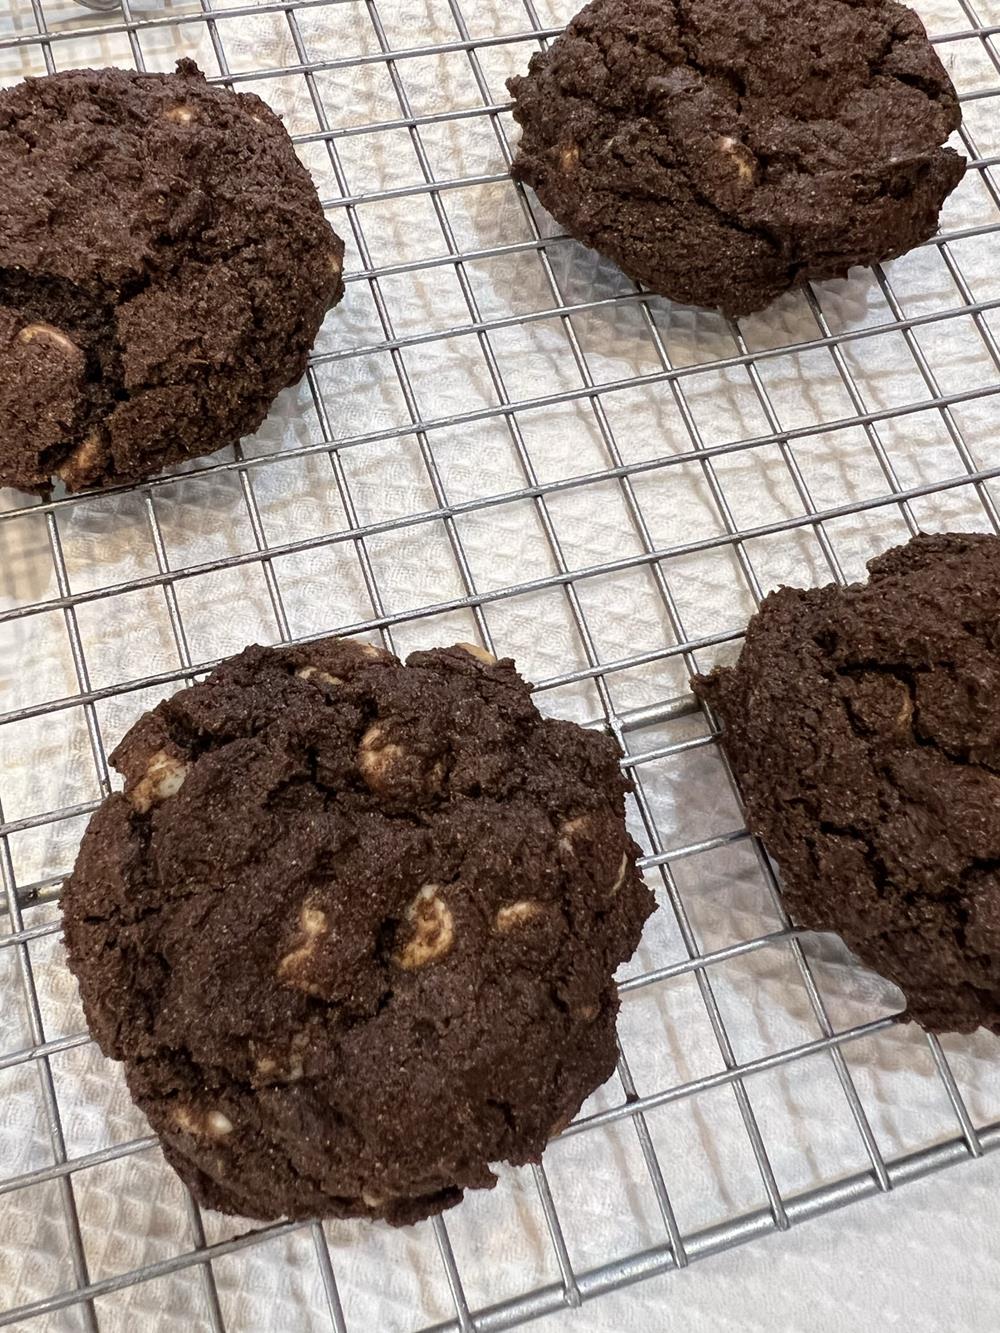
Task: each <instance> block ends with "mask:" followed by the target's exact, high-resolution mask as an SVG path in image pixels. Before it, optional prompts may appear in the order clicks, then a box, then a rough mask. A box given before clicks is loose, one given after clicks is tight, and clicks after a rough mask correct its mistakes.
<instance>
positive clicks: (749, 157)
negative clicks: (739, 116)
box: [718, 134, 757, 181]
mask: <svg viewBox="0 0 1000 1333" xmlns="http://www.w3.org/2000/svg"><path fill="white" fill-rule="evenodd" d="M718 146H719V152H720V153H724V154H725V155H726V157H731V158H732V159H733V161H734V162H735V163H736V170H737V171H738V172H739V176H740V179H741V180H745V181H748V180H750V179H751V177H752V176H753V173H754V169H755V168H756V165H757V159H756V158H755V157H754V155H753V153H751V151H750V149H749V148H747V146H746V144H742V143H739V142H738V141H737V140H736V139H731V138H730V137H729V135H728V134H724V135H723V136H722V138H721V139H719V141H718Z"/></svg>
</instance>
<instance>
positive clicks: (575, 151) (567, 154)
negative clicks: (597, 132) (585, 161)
mask: <svg viewBox="0 0 1000 1333" xmlns="http://www.w3.org/2000/svg"><path fill="white" fill-rule="evenodd" d="M579 161H580V145H579V144H577V143H568V144H564V145H563V147H562V148H560V149H559V165H560V167H561V168H562V169H563V171H566V172H570V171H575V170H576V166H577V163H578V162H579Z"/></svg>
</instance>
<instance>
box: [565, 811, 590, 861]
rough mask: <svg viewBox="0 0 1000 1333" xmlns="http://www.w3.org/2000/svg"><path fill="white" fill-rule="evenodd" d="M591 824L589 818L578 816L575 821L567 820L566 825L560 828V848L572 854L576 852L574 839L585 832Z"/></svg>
mask: <svg viewBox="0 0 1000 1333" xmlns="http://www.w3.org/2000/svg"><path fill="white" fill-rule="evenodd" d="M589 823H590V819H589V816H587V815H577V816H576V818H575V819H567V820H566V822H565V823H564V824H561V825H560V826H559V846H560V848H561V849H562V851H564V852H570V853H572V852H573V851H575V848H574V846H573V842H574V839H575V838H576V836H577V834H579V833H582V832H583V830H584V829H585V828H586V827H587V825H588V824H589Z"/></svg>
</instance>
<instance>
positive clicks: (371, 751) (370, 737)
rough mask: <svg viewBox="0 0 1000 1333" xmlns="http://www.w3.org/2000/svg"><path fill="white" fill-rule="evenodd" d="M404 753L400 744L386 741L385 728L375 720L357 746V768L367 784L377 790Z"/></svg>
mask: <svg viewBox="0 0 1000 1333" xmlns="http://www.w3.org/2000/svg"><path fill="white" fill-rule="evenodd" d="M404 753H405V752H404V750H403V747H402V746H401V745H394V744H393V743H392V742H391V741H386V739H385V730H384V728H382V727H380V726H379V725H378V723H377V722H376V723H374V724H373V725H372V726H370V727H369V728H368V730H367V731H366V732H365V734H364V735H363V736H362V737H361V744H360V745H359V747H358V768H359V769H360V770H361V776H362V777H363V778H364V780H365V782H366V783H367V785H368V786H369V787H371V788H372V789H373V790H377V788H378V787H379V785H380V784H381V783H383V782H384V781H385V779H386V777H387V775H388V773H389V771H390V769H391V768H392V766H393V765H394V764H395V763H397V762H398V761H399V759H400V758H401V757H402V755H403V754H404Z"/></svg>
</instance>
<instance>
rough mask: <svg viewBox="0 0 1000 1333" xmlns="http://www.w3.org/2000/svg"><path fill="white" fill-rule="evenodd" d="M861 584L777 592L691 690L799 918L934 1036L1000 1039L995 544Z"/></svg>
mask: <svg viewBox="0 0 1000 1333" xmlns="http://www.w3.org/2000/svg"><path fill="white" fill-rule="evenodd" d="M869 569H870V571H871V578H870V580H869V582H868V583H867V584H859V585H855V586H852V587H848V588H840V587H837V586H831V587H827V588H816V589H812V590H809V591H803V590H800V589H795V588H782V589H781V590H780V591H778V592H776V593H772V595H771V596H770V597H768V598H767V599H766V600H765V601H764V604H763V606H762V607H761V610H760V613H759V615H757V616H755V617H754V619H753V620H752V621H751V622H750V627H749V629H748V630H747V638H746V644H745V646H744V648H743V651H742V653H741V655H740V659H739V661H738V663H737V664H736V666H734V667H732V668H730V669H726V670H721V671H717V672H715V673H714V674H713V675H711V676H709V677H707V678H702V679H699V680H696V681H695V689H696V690H697V692H698V693H699V694H700V695H701V696H702V697H703V698H705V699H707V700H708V701H709V702H710V703H711V704H712V707H713V708H715V709H716V711H717V712H718V714H719V716H720V718H721V719H722V722H723V726H724V730H723V734H722V743H723V746H724V747H725V750H726V753H727V755H728V756H729V759H730V762H731V763H732V766H733V770H734V772H735V773H736V776H737V778H738V779H739V782H740V786H741V788H742V790H743V795H744V797H745V799H746V803H747V808H748V814H749V820H750V826H751V828H753V829H754V831H755V832H757V833H759V834H760V835H761V837H762V838H763V839H764V841H765V843H766V844H767V847H768V850H769V851H770V852H771V855H772V856H774V858H775V860H776V861H777V863H778V866H779V869H780V871H781V879H782V891H783V894H784V897H785V900H786V901H787V903H788V908H789V911H790V912H791V915H792V918H793V919H794V921H795V922H796V923H797V924H798V925H800V926H805V927H807V928H808V929H812V930H834V931H837V932H838V933H839V934H840V935H842V936H843V937H844V939H845V940H846V941H847V943H848V944H849V945H850V946H851V948H852V949H853V950H854V951H855V952H856V953H857V955H858V957H859V958H861V959H863V960H864V961H865V962H867V963H868V964H869V965H870V966H872V967H874V968H877V969H878V971H879V972H882V973H884V974H885V976H887V977H889V978H890V979H891V980H892V981H894V982H895V983H896V984H897V985H898V986H899V987H900V988H901V989H902V990H903V992H904V993H905V995H906V999H907V1002H908V1009H907V1012H908V1014H909V1016H910V1017H911V1018H914V1019H916V1021H917V1022H919V1023H922V1024H923V1025H924V1026H925V1027H929V1028H932V1029H936V1030H938V1031H952V1030H958V1031H969V1030H971V1029H972V1028H975V1027H977V1026H979V1025H980V1024H982V1025H983V1026H984V1027H988V1028H992V1029H993V1031H994V1032H1000V710H998V708H997V699H998V698H1000V538H998V537H993V536H989V535H986V534H978V533H961V534H954V535H950V536H934V537H916V538H914V539H913V540H912V541H911V542H910V543H909V544H908V545H906V546H902V547H899V548H897V549H896V550H894V551H889V552H887V553H886V554H885V555H883V556H880V557H879V558H878V559H877V560H873V561H872V562H871V564H870V566H869Z"/></svg>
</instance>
